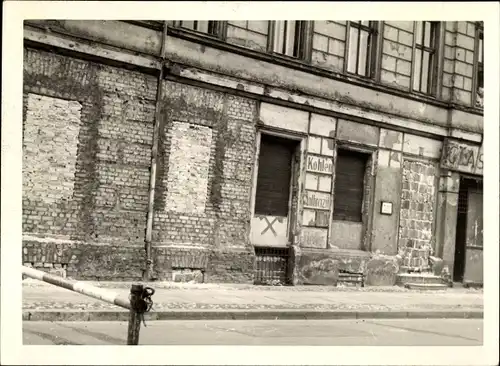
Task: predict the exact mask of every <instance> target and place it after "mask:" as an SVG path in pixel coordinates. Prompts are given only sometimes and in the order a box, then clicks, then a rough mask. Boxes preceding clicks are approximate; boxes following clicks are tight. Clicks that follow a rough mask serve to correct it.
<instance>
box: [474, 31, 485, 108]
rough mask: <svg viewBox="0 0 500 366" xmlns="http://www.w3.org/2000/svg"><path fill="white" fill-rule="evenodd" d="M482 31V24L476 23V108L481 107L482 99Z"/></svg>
mask: <svg viewBox="0 0 500 366" xmlns="http://www.w3.org/2000/svg"><path fill="white" fill-rule="evenodd" d="M483 34H484V31H483V23H482V22H478V23H476V52H475V54H476V88H475V90H476V97H475V101H474V104H475V106H476V107H483V97H484V62H483V57H484V42H483V37H484V35H483Z"/></svg>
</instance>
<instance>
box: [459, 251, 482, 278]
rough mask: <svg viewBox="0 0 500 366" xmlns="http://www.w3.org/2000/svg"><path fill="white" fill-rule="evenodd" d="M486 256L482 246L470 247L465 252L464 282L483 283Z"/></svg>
mask: <svg viewBox="0 0 500 366" xmlns="http://www.w3.org/2000/svg"><path fill="white" fill-rule="evenodd" d="M483 277H484V258H483V249H482V248H468V249H467V250H466V252H465V272H464V280H463V281H464V283H474V284H483V282H484V279H483Z"/></svg>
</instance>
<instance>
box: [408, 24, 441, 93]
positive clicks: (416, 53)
mask: <svg viewBox="0 0 500 366" xmlns="http://www.w3.org/2000/svg"><path fill="white" fill-rule="evenodd" d="M438 26H439V22H425V21H424V22H415V25H414V41H413V73H412V74H413V75H412V77H413V90H415V91H417V92H420V93H425V94H432V93H433V92H434V89H435V86H436V82H435V79H436V77H435V74H436V64H437V63H436V60H437V48H438Z"/></svg>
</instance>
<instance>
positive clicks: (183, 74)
mask: <svg viewBox="0 0 500 366" xmlns="http://www.w3.org/2000/svg"><path fill="white" fill-rule="evenodd" d="M178 33H179V32H176V30H175V29H173V30H172V33H170V28H169V37H172V36H178ZM181 33H182V32H181ZM189 36H190V37H195V36H194V35H191V34H190V35H189ZM196 37H198V38H201V39H203V38H204V37H200V36H197V35H196ZM24 40H25V44H26V45H28V46H32V47H41V48H43V47H49V48H51V49H55V50H56V51H59V52H60V53H70V54H72V55H73V56H76V57H81V58H84V59H90V60H93V61H96V62H102V63H107V64H119V66H122V67H126V68H133V69H139V70H141V71H143V72H146V73H150V74H158V73H159V71H160V69H161V65H162V61H161V58H160V57H158V56H153V55H146V54H140V53H139V52H135V51H127V50H125V49H123V48H117V47H112V46H105V45H102V44H99V43H97V42H94V41H91V42H89V41H88V40H85V39H78V38H76V37H75V36H73V35H71V36H70V35H63V34H57V33H56V32H51V33H48V32H46V31H44V30H41V29H37V28H33V27H29V26H26V27H25V30H24ZM206 41H207V42H212V43H213V42H216V43H217V42H218V41H217V40H212V39H208V40H206ZM226 46H227V47H229V48H231V49H232V48H236V49H238V47H235V46H232V45H226ZM243 51H244V53H248V52H250V53H258V52H254V51H251V50H243ZM266 56H268V57H271V56H270V55H266ZM286 61H287V62H288V61H289V60H286ZM287 66H288V65H287ZM305 66H307V65H305ZM167 67H168V66H167ZM313 68H314V67H313ZM169 69H170V72H169V73H167V76H166V79H170V80H175V81H179V82H184V83H191V81H193V82H194V84H200V85H201V84H203V85H204V87H211V88H216V89H219V90H221V89H222V90H223V91H225V92H231V93H233V94H237V95H242V96H245V97H249V98H252V99H258V100H262V101H266V102H270V103H275V104H280V105H284V106H289V107H291V108H296V109H301V110H307V111H310V112H315V113H321V114H325V115H331V116H335V117H341V118H348V119H351V120H353V121H359V122H361V123H365V124H372V125H375V126H378V127H384V128H391V129H393V130H397V131H401V132H410V133H412V134H416V135H420V136H424V137H432V138H436V137H438V138H440V139H442V138H443V137H448V136H449V137H455V138H459V139H463V140H466V141H471V142H479V141H480V140H481V139H482V137H480V136H481V134H480V133H478V132H471V131H466V130H463V129H458V128H455V127H452V126H450V125H449V124H448V127H445V126H440V125H437V124H431V123H429V122H426V121H418V120H415V119H408V118H405V117H400V116H398V115H395V114H392V115H391V114H390V113H387V112H385V111H384V112H382V111H380V112H378V111H369V110H368V109H367V108H365V107H360V106H356V105H349V104H348V103H344V102H338V101H334V100H328V99H325V98H322V97H316V96H312V95H307V94H304V93H301V94H297V93H295V92H291V91H286V90H284V89H282V88H278V87H273V86H269V85H265V84H263V83H258V82H254V81H249V80H244V79H242V78H235V77H231V76H226V75H222V74H219V75H216V74H215V73H213V72H211V71H210V72H208V71H204V70H201V69H200V68H193V67H190V66H184V65H180V64H179V63H176V64H172V65H170V67H169ZM330 78H331V75H330ZM342 81H345V82H349V83H350V81H346V80H342ZM363 86H365V87H366V85H363ZM382 90H383V91H384V92H385V93H388V92H389V91H388V90H387V88H383V89H382ZM405 97H409V95H405ZM409 99H412V98H409ZM416 100H418V101H421V100H420V98H417V99H416ZM424 102H425V103H428V104H432V103H431V101H428V100H425V101H424ZM439 106H441V107H442V106H447V108H451V105H449V104H446V103H439ZM461 110H462V112H464V110H463V109H461ZM465 112H466V113H469V114H470V113H471V111H470V110H467V111H465Z"/></svg>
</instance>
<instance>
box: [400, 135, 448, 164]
mask: <svg viewBox="0 0 500 366" xmlns="http://www.w3.org/2000/svg"><path fill="white" fill-rule="evenodd" d="M441 147H442V143H441V141H438V140H433V139H429V138H426V137H421V136H415V135H411V134H409V133H405V134H404V142H403V152H404V153H407V154H413V155H418V156H421V157H426V158H432V159H439V157H440V156H441Z"/></svg>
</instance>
